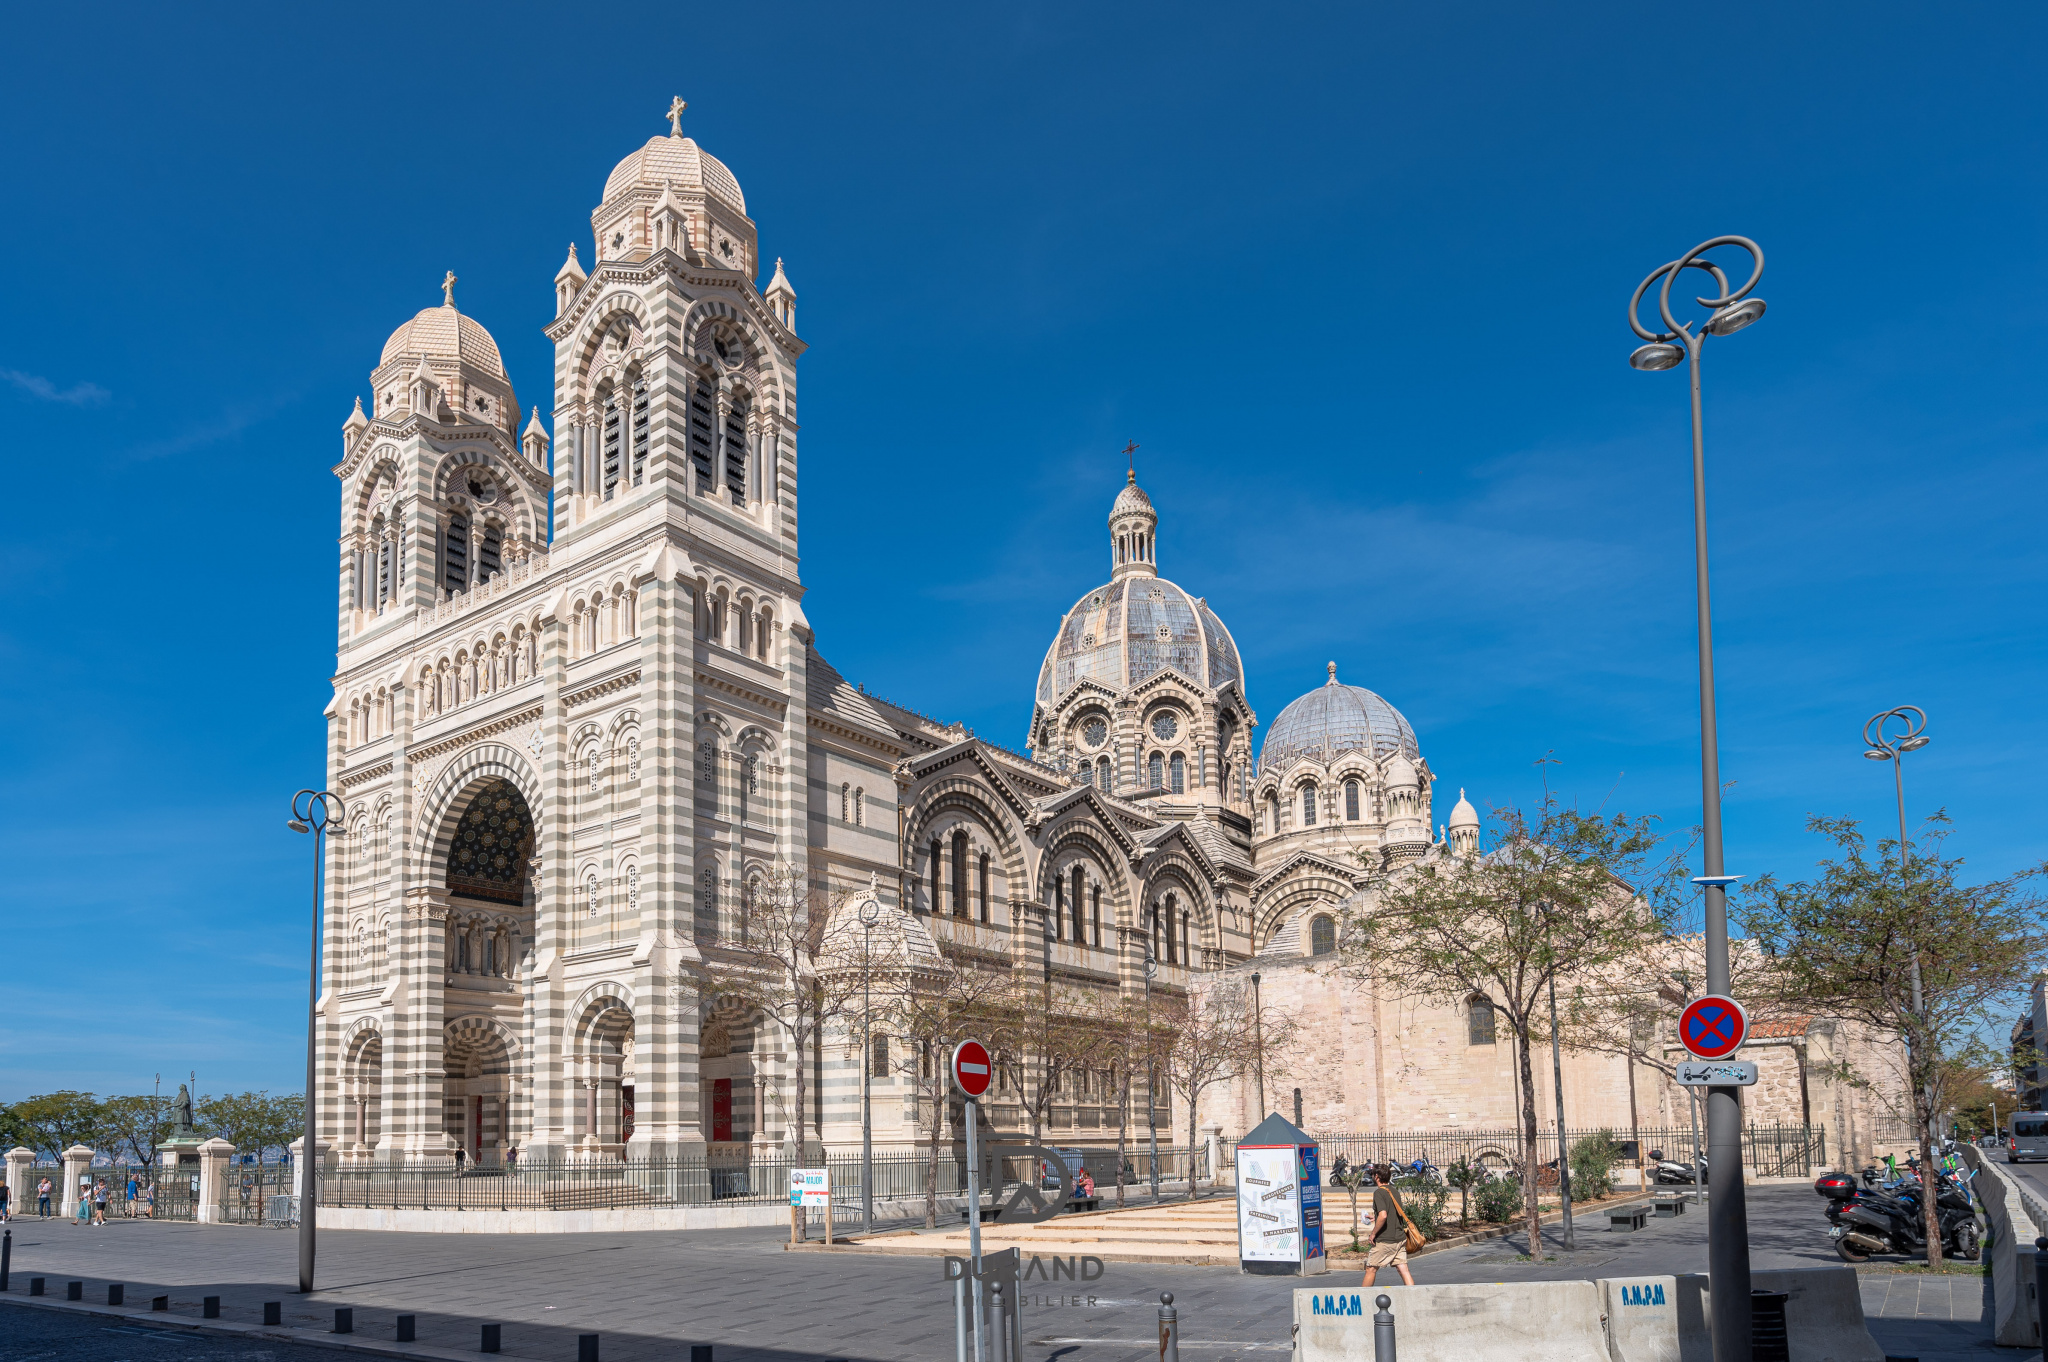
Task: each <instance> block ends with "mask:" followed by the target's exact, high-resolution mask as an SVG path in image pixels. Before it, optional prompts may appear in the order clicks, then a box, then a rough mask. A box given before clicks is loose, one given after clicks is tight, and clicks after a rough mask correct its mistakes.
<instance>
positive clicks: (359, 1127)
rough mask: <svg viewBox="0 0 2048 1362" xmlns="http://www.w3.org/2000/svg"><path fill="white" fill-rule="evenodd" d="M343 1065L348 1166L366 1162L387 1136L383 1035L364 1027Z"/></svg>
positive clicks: (351, 1042)
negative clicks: (360, 1161) (385, 1124)
mask: <svg viewBox="0 0 2048 1362" xmlns="http://www.w3.org/2000/svg"><path fill="white" fill-rule="evenodd" d="M344 1054H345V1058H344V1059H343V1061H342V1077H341V1088H342V1092H341V1096H342V1101H343V1103H344V1104H345V1106H344V1108H343V1113H342V1115H343V1119H344V1122H345V1127H344V1128H345V1129H346V1131H347V1135H346V1138H345V1142H344V1144H343V1147H342V1156H343V1158H344V1160H345V1161H347V1162H351V1163H353V1162H357V1161H359V1160H363V1159H367V1158H369V1157H370V1155H371V1153H372V1152H373V1151H374V1150H375V1149H376V1148H377V1141H378V1140H380V1139H382V1138H383V1135H384V1033H383V1032H381V1031H379V1030H377V1029H376V1027H375V1026H374V1025H363V1026H362V1029H360V1030H358V1031H357V1032H356V1033H355V1034H354V1035H352V1036H350V1037H349V1038H348V1042H347V1048H346V1050H345V1052H344Z"/></svg>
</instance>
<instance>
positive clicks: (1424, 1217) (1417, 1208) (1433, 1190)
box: [1393, 1178, 1451, 1239]
mask: <svg viewBox="0 0 2048 1362" xmlns="http://www.w3.org/2000/svg"><path fill="white" fill-rule="evenodd" d="M1393 1187H1394V1190H1395V1192H1397V1193H1398V1194H1399V1195H1400V1197H1401V1205H1402V1207H1403V1208H1405V1209H1406V1210H1407V1212H1408V1218H1409V1219H1410V1220H1412V1221H1414V1222H1415V1228H1416V1229H1418V1230H1421V1231H1422V1237H1423V1238H1425V1239H1441V1238H1443V1237H1444V1203H1445V1202H1446V1201H1449V1200H1450V1198H1451V1189H1450V1188H1448V1187H1439V1186H1437V1185H1436V1184H1435V1183H1433V1182H1424V1181H1422V1180H1421V1179H1419V1178H1414V1179H1410V1178H1397V1179H1395V1181H1394V1183H1393ZM1404 1228H1405V1227H1404Z"/></svg>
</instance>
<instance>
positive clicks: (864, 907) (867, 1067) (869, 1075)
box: [860, 872, 882, 1234]
mask: <svg viewBox="0 0 2048 1362" xmlns="http://www.w3.org/2000/svg"><path fill="white" fill-rule="evenodd" d="M881 920H882V901H881V900H880V899H879V898H877V897H875V877H874V875H873V873H872V872H871V873H870V874H869V875H868V897H867V898H866V899H864V900H862V901H861V905H860V1224H861V1231H860V1232H861V1233H862V1234H873V1233H874V1232H875V1191H874V1188H875V1122H874V1106H873V1099H872V1098H871V1096H870V1093H871V1092H872V1084H873V1081H874V1076H875V1039H874V1025H875V1021H874V1018H875V1014H874V1008H873V1006H872V1004H871V1003H870V1002H869V999H868V966H869V962H870V961H871V960H872V958H873V957H872V956H871V954H870V953H869V947H868V941H869V934H870V933H871V932H873V931H874V928H875V924H876V923H877V922H879V921H881Z"/></svg>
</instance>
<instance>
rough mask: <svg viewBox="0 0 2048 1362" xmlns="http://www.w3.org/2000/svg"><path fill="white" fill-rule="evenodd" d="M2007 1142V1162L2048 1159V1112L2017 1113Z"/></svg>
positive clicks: (2014, 1115)
mask: <svg viewBox="0 0 2048 1362" xmlns="http://www.w3.org/2000/svg"><path fill="white" fill-rule="evenodd" d="M2007 1129H2008V1131H2009V1132H2010V1133H2009V1134H2008V1135H2007V1137H2006V1141H2005V1161H2006V1162H2007V1163H2019V1162H2022V1161H2023V1160H2026V1159H2048V1111H2016V1112H2014V1113H2013V1115H2012V1125H2011V1126H2009V1127H2007Z"/></svg>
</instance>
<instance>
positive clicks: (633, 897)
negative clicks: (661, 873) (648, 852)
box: [626, 865, 640, 913]
mask: <svg viewBox="0 0 2048 1362" xmlns="http://www.w3.org/2000/svg"><path fill="white" fill-rule="evenodd" d="M626 908H627V909H628V911H631V912H636V913H637V912H639V911H640V867H639V866H637V865H629V866H627V867H626Z"/></svg>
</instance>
